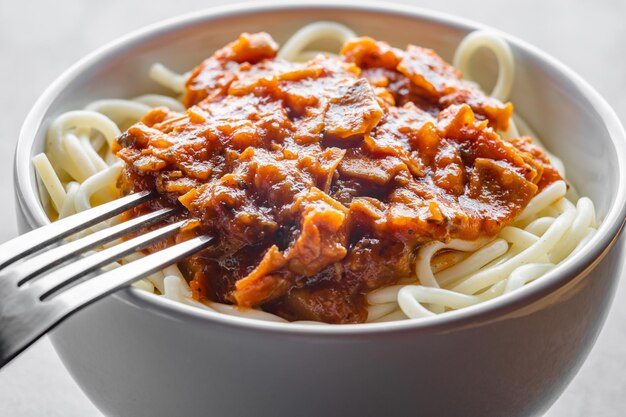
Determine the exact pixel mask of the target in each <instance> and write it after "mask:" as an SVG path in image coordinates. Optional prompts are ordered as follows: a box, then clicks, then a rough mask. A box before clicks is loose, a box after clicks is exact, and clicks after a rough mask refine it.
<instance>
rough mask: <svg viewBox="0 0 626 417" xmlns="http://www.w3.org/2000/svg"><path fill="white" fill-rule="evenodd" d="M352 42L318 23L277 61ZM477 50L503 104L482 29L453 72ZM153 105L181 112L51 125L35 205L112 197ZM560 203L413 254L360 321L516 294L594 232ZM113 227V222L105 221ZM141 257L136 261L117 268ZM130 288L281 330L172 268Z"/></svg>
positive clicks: (525, 129)
mask: <svg viewBox="0 0 626 417" xmlns="http://www.w3.org/2000/svg"><path fill="white" fill-rule="evenodd" d="M355 36H356V35H355V33H354V32H353V31H352V30H350V29H349V28H347V27H345V26H343V25H340V24H338V23H334V22H316V23H313V24H311V25H308V26H305V27H303V28H302V29H301V30H299V31H298V32H297V33H296V34H294V35H293V36H292V37H291V38H290V39H289V40H288V41H287V42H286V43H285V45H284V46H283V48H282V49H281V50H280V53H279V56H280V57H282V58H284V59H288V60H305V59H308V58H310V57H311V56H312V55H315V54H318V53H320V51H317V50H313V51H310V50H307V48H308V47H310V46H311V45H314V44H316V45H318V44H320V42H322V41H326V42H329V41H330V42H335V43H337V44H341V43H343V42H344V41H346V40H348V39H350V38H353V37H355ZM480 48H488V49H489V50H491V51H492V52H493V53H494V54H495V56H496V58H497V61H498V64H499V71H498V78H497V81H496V83H495V86H494V88H493V91H492V93H491V95H492V96H493V97H495V98H497V99H499V100H501V101H506V100H507V99H508V97H509V94H510V92H511V90H512V88H513V82H514V58H513V54H512V53H511V50H510V48H509V46H508V45H507V43H506V42H505V41H504V40H503V39H501V38H500V37H498V36H497V35H495V34H493V33H491V32H486V31H478V32H474V33H471V34H470V35H468V36H467V37H466V38H465V39H464V40H463V41H462V42H461V44H460V45H459V47H458V49H457V51H456V54H455V56H454V65H455V66H456V67H457V68H459V69H461V70H462V71H463V72H464V73H465V74H466V75H468V76H469V75H471V73H470V72H469V64H470V61H471V57H472V55H473V54H474V53H475V52H476V51H477V50H478V49H480ZM149 75H150V77H151V78H152V79H153V80H154V81H156V82H157V83H159V84H161V85H162V86H164V87H166V88H169V89H170V90H171V91H172V92H173V93H174V94H177V95H179V94H182V93H184V91H185V80H186V79H187V77H188V74H177V73H175V72H173V71H171V70H169V69H167V68H166V67H165V66H163V65H161V64H155V65H154V66H153V67H152V69H151V70H150V73H149ZM156 106H166V107H169V108H171V109H172V110H175V111H184V107H183V105H182V104H181V103H180V101H179V100H177V99H175V98H172V97H169V96H163V95H156V94H149V95H142V96H139V97H135V98H132V99H128V100H127V99H103V100H97V101H94V102H92V103H90V104H88V105H87V106H86V107H85V109H84V110H77V111H69V112H67V113H64V114H62V115H60V116H59V117H57V118H56V119H55V120H54V121H53V122H52V124H51V125H50V127H49V129H48V135H47V140H46V152H45V153H41V154H39V155H36V156H35V157H34V158H33V165H34V167H35V170H36V172H37V173H38V175H39V181H40V184H41V185H40V187H41V190H40V193H41V195H42V204H44V205H45V208H46V210H47V211H48V212H49V213H50V216H51V217H52V218H54V217H58V218H62V217H67V216H69V215H72V214H74V213H77V212H80V211H83V210H87V209H89V208H91V207H92V206H93V205H97V204H100V203H103V202H105V201H109V200H112V199H114V198H116V196H117V195H118V194H117V189H116V180H117V178H118V176H119V174H120V172H121V169H122V165H121V162H120V161H119V160H117V158H116V157H115V156H113V155H112V153H111V151H110V149H111V144H112V143H113V141H114V140H115V138H116V137H117V136H118V135H120V133H121V131H123V130H125V129H126V128H127V127H128V126H130V125H131V124H133V123H135V122H137V121H138V120H139V119H140V118H141V117H142V116H143V115H144V114H145V113H146V112H147V111H149V110H150V109H151V108H153V107H156ZM500 133H501V135H502V136H503V137H504V138H511V137H516V136H519V134H520V133H523V134H527V135H531V136H532V137H533V138H534V139H535V140H537V139H536V138H537V136H536V135H535V134H534V133H533V132H532V131H531V130H530V128H529V126H528V125H527V123H526V122H525V121H524V120H523V119H522V118H521V117H520V116H519V115H517V114H515V115H514V117H513V120H511V123H510V129H509V130H508V131H507V132H500ZM548 155H549V157H550V159H551V161H552V163H553V164H554V166H555V167H556V168H557V169H558V171H559V172H560V173H561V175H562V176H563V177H564V175H565V172H564V166H563V164H562V162H561V161H560V160H559V159H558V158H556V157H554V155H551V154H548ZM566 195H567V196H569V197H570V198H572V195H574V196H575V194H574V193H573V192H571V191H570V192H568V187H567V186H566V184H565V182H563V181H557V182H554V183H552V184H551V185H549V186H547V187H545V188H544V189H543V190H542V191H541V192H540V193H539V194H537V195H536V196H535V197H534V198H533V199H532V200H531V202H530V203H529V204H528V206H527V207H526V208H525V209H524V210H523V212H522V213H521V214H519V216H518V217H517V218H516V219H515V221H514V222H513V223H512V224H510V225H509V226H506V227H504V228H503V229H502V230H501V231H500V232H499V234H498V235H497V236H496V237H495V238H493V239H485V240H477V241H463V240H459V239H453V240H451V241H449V242H438V241H433V242H430V243H428V244H425V245H423V246H421V247H420V248H419V250H418V252H417V254H416V261H415V275H413V276H409V277H406V278H404V279H402V280H401V281H400V282H399V283H398V284H397V285H391V286H387V287H384V288H380V289H377V290H375V291H372V292H370V293H369V294H368V295H367V302H368V304H369V307H368V322H384V321H391V320H401V319H406V318H413V319H415V318H420V317H427V316H432V315H435V314H441V313H445V312H446V311H449V310H457V309H461V308H466V307H468V306H472V305H475V304H477V303H480V302H484V301H486V300H489V299H492V298H494V297H497V296H500V295H502V294H504V293H508V292H511V291H515V290H517V289H519V288H521V287H523V286H524V285H527V284H528V283H530V282H531V281H533V280H535V279H538V278H539V277H541V276H542V275H544V274H546V273H547V272H549V271H551V270H552V269H554V268H555V267H556V266H557V265H558V264H559V263H561V262H563V261H564V260H566V259H568V257H571V256H572V255H573V254H574V253H576V252H577V251H579V250H580V249H581V248H582V247H583V246H584V245H585V243H586V242H587V241H588V240H589V239H590V238H591V236H593V233H594V232H595V228H596V217H595V210H594V206H593V202H592V201H591V200H589V199H588V198H585V197H583V198H580V199H577V201H576V203H575V204H574V203H572V202H571V201H570V200H569V199H568V198H567V197H566ZM115 221H117V219H114V220H112V222H115ZM100 227H103V226H100ZM142 256H143V255H142V254H140V253H135V254H133V255H130V256H128V257H127V258H126V259H125V260H124V261H123V262H129V261H132V260H134V259H137V258H140V257H142ZM117 265H119V264H117V263H116V264H113V265H111V266H109V268H112V267H115V266H117ZM134 286H135V287H137V288H140V289H143V290H146V291H149V292H155V293H158V294H161V295H163V296H164V297H166V298H168V299H171V300H175V301H179V302H182V303H185V304H188V305H192V306H196V307H200V308H204V309H208V310H212V311H217V312H220V313H223V314H228V315H235V316H243V317H248V318H254V319H259V320H272V321H280V322H285V320H284V319H283V318H281V317H278V316H275V315H273V314H270V313H267V312H264V311H261V310H257V309H240V308H237V307H235V306H232V305H226V304H221V303H217V302H207V303H200V302H198V301H196V300H194V299H193V298H192V292H191V289H190V287H189V284H188V283H187V280H186V279H185V277H184V276H183V274H182V273H181V271H180V270H179V269H178V267H177V266H176V265H173V266H170V267H167V268H165V269H164V270H162V271H159V272H157V273H154V274H152V275H150V276H149V277H148V278H146V279H144V280H142V281H139V282H137V283H135V284H134ZM302 323H306V322H302Z"/></svg>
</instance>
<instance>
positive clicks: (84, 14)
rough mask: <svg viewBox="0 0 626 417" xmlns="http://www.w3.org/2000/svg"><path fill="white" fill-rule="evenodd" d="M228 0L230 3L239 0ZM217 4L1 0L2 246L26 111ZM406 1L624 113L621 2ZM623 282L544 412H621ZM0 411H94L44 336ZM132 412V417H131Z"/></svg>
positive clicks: (8, 374) (193, 0) (625, 400)
mask: <svg viewBox="0 0 626 417" xmlns="http://www.w3.org/2000/svg"><path fill="white" fill-rule="evenodd" d="M237 2H238V1H236V0H230V1H229V2H228V3H237ZM224 3H225V2H223V1H216V0H175V1H171V0H170V1H168V0H152V1H130V0H108V1H103V2H87V1H81V0H55V1H45V0H41V1H38V2H37V1H31V0H20V1H15V0H13V1H11V0H0V129H1V130H0V132H2V133H1V138H0V190H2V191H3V195H4V201H2V202H1V203H0V219H2V220H0V242H3V241H5V240H8V239H10V238H11V237H13V236H15V235H16V233H17V232H16V228H15V222H14V221H13V219H14V208H13V196H12V170H11V165H12V157H13V150H14V147H15V141H16V140H17V135H18V132H19V129H20V126H21V124H22V121H23V120H24V117H25V116H26V114H27V112H28V111H29V109H30V107H31V106H32V104H33V103H34V101H35V100H36V98H37V97H38V96H39V94H41V92H42V91H43V90H44V89H45V87H46V86H47V85H48V84H49V83H50V82H51V81H52V80H54V79H55V78H56V77H57V76H58V75H59V74H60V73H61V72H62V71H64V70H65V69H66V68H67V67H69V66H70V65H71V64H72V63H74V62H75V61H76V60H78V59H79V58H81V57H83V56H84V55H85V54H87V53H89V52H91V51H92V50H94V49H95V48H97V47H99V46H101V45H103V44H105V43H106V42H108V41H110V40H113V39H115V38H117V37H118V36H120V35H122V34H125V33H127V32H129V31H131V30H134V29H136V28H139V27H142V26H144V25H147V24H150V23H153V22H156V21H159V20H162V19H165V18H168V17H170V16H175V15H178V14H182V13H187V12H191V11H194V10H199V9H202V8H206V7H210V6H211V5H218V4H224ZM413 3H415V4H418V5H420V6H423V7H428V8H431V9H435V10H441V11H445V12H449V13H453V14H456V15H459V16H464V17H467V18H470V19H473V20H476V21H479V22H482V23H486V24H488V25H491V26H493V27H496V28H498V29H501V30H504V31H507V32H509V33H511V34H513V35H515V36H518V37H520V38H522V39H524V40H526V41H528V42H530V43H533V44H535V45H536V46H538V47H540V48H542V49H543V50H545V51H547V52H548V53H550V54H552V55H554V56H555V57H557V58H558V59H560V60H561V61H563V62H564V63H565V64H567V65H569V66H570V67H572V68H573V69H574V70H575V71H577V72H578V73H579V74H581V75H582V76H583V77H584V78H585V79H587V80H588V81H589V82H590V83H591V84H592V85H593V86H594V87H596V88H597V89H598V90H599V91H600V93H601V94H602V95H603V96H604V97H605V98H606V99H607V100H608V101H609V103H610V104H611V105H612V106H613V107H614V108H615V109H616V111H617V113H618V115H619V116H620V117H621V118H622V121H625V118H624V116H625V115H626V94H624V93H625V92H626V58H625V57H624V45H625V44H626V25H624V16H626V2H623V1H620V0H614V1H611V0H599V1H594V2H583V1H582V0H575V1H574V0H570V1H567V0H526V1H510V2H505V1H500V0H488V1H480V2H478V1H475V2H472V1H467V0H466V1H460V0H423V1H414V2H413ZM625 323H626V285H623V284H622V285H621V286H620V290H619V293H618V294H617V296H616V299H615V302H614V305H613V309H612V311H611V313H610V316H609V318H608V320H607V323H606V326H605V327H604V330H603V332H602V333H601V335H600V338H599V340H598V342H597V344H596V346H595V347H594V349H593V351H592V352H591V355H590V356H589V358H588V359H587V361H586V362H585V364H584V365H583V367H582V369H581V371H580V372H579V374H578V375H577V376H576V378H575V379H574V381H573V382H572V384H571V385H570V386H569V388H568V389H567V390H566V392H565V393H564V394H563V396H562V397H561V398H560V399H559V400H558V401H557V403H556V404H555V405H554V406H553V407H552V409H551V410H550V412H549V413H548V417H566V416H567V417H583V416H585V417H587V416H596V417H617V416H624V415H626V324H625ZM0 416H6V417H14V416H15V417H19V416H24V417H31V416H32V417H34V416H59V417H61V416H62V417H91V416H97V417H101V414H100V413H99V412H98V411H97V410H96V409H95V408H94V406H93V405H91V404H90V403H89V400H87V398H86V397H85V396H84V395H83V394H82V393H81V391H80V389H79V388H78V386H77V385H76V384H75V383H74V382H73V381H72V379H71V378H70V376H69V375H68V373H67V371H66V370H65V368H64V367H63V365H62V364H61V362H60V361H59V359H58V358H57V356H56V354H55V353H54V350H53V348H52V346H51V344H50V342H49V341H48V340H47V339H45V338H44V339H43V340H42V341H40V342H39V343H37V344H36V345H35V346H33V347H32V348H31V349H30V350H29V351H27V352H26V353H25V354H24V355H22V356H21V357H20V358H19V359H18V360H16V361H14V362H13V363H12V364H11V365H9V366H8V367H6V368H5V369H3V370H1V371H0ZM128 417H132V416H128Z"/></svg>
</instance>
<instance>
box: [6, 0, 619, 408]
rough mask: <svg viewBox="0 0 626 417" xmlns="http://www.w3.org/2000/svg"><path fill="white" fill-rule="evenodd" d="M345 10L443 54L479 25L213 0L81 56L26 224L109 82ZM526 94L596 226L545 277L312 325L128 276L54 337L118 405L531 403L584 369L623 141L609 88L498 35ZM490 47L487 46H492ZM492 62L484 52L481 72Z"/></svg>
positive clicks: (55, 111) (60, 95)
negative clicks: (208, 302)
mask: <svg viewBox="0 0 626 417" xmlns="http://www.w3.org/2000/svg"><path fill="white" fill-rule="evenodd" d="M315 20H335V21H339V22H341V23H345V24H347V25H348V26H350V27H352V28H353V29H354V30H355V31H356V32H357V33H359V34H367V35H369V36H372V37H374V38H378V39H381V40H386V41H388V42H390V43H391V44H394V45H397V46H402V47H403V46H404V45H405V44H406V43H409V42H410V43H414V44H418V45H423V46H427V47H430V48H433V49H435V50H436V51H438V52H439V53H440V54H441V55H442V56H443V57H444V58H445V59H447V60H449V61H450V60H451V58H452V53H453V50H454V48H455V47H456V45H457V44H458V43H459V41H460V40H461V39H462V38H463V36H465V35H466V34H467V33H469V32H471V31H473V30H476V29H482V28H484V26H482V25H479V24H476V23H473V22H470V21H467V20H465V19H461V18H457V17H452V16H448V15H445V14H441V13H435V12H432V11H427V10H422V9H418V8H414V7H408V6H399V5H391V4H384V3H368V2H365V3H364V2H361V1H358V2H356V1H354V2H338V1H332V2H315V3H313V2H298V3H294V4H287V3H281V2H277V3H272V4H271V5H270V4H266V5H259V4H255V5H237V6H229V7H223V8H215V9H210V10H206V11H203V12H199V13H195V14H192V15H187V16H183V17H180V18H175V19H172V20H168V21H166V22H163V23H159V24H156V25H153V26H150V27H148V28H146V29H143V30H140V31H138V32H135V33H132V34H130V35H128V36H125V37H123V38H121V39H119V40H117V41H115V42H112V43H111V44H109V45H107V46H105V47H103V48H101V49H99V50H98V51H96V52H94V53H93V54H91V55H89V56H88V57H86V58H85V59H83V60H82V61H80V62H79V63H77V64H76V65H74V66H73V67H71V68H70V69H68V70H67V71H66V72H65V73H63V74H62V75H61V76H60V77H59V78H58V79H57V80H56V81H55V82H54V83H53V84H52V85H51V86H50V87H49V88H48V89H47V90H46V91H45V92H44V93H43V95H42V96H41V97H40V98H39V100H38V101H37V102H36V104H35V105H34V107H33V109H32V111H31V112H30V114H29V115H28V117H27V119H26V121H25V123H24V126H23V128H22V131H21V134H20V137H19V142H18V146H17V152H16V159H15V192H16V196H17V202H18V213H19V214H18V216H19V218H18V223H19V226H20V230H21V231H22V232H24V231H26V230H29V229H32V228H34V227H38V226H41V225H43V224H45V223H47V222H48V220H47V217H46V215H45V213H44V211H43V209H42V206H41V204H40V202H39V200H38V197H37V192H36V182H35V175H34V171H33V168H32V166H31V158H32V156H33V155H34V154H35V153H38V152H40V151H42V148H43V143H44V137H45V133H46V128H47V127H48V125H49V123H50V122H51V120H52V119H53V118H54V117H55V116H57V115H59V114H60V113H62V112H64V111H67V110H70V109H77V108H81V107H82V106H84V105H85V104H86V103H87V102H89V101H91V100H93V99H97V98H105V97H131V96H134V95H137V94H140V93H145V92H149V91H154V90H155V85H154V84H152V83H151V82H150V81H149V80H148V77H147V73H148V68H149V66H150V64H152V63H153V62H156V61H159V62H162V63H164V64H166V65H167V66H170V67H171V68H173V69H175V70H179V71H184V70H187V69H189V68H192V67H193V66H194V65H196V64H197V63H199V62H200V61H201V60H202V59H203V58H204V57H206V56H208V55H209V54H210V53H211V52H212V51H213V50H214V49H216V48H218V47H220V46H222V45H224V44H225V43H227V42H228V41H230V40H232V39H234V38H235V37H236V36H237V35H239V33H240V32H244V31H247V32H254V31H260V30H266V31H268V32H270V33H271V34H272V35H273V36H274V37H275V38H276V39H277V40H278V41H279V42H282V41H284V40H285V39H286V38H287V37H288V36H289V35H290V34H291V33H293V32H294V31H295V30H297V29H298V28H299V27H301V26H302V25H304V24H306V23H308V22H312V21H315ZM501 36H502V37H503V38H505V39H506V40H507V41H508V42H509V44H510V46H511V48H512V50H513V53H514V56H515V61H516V78H515V84H514V87H513V92H512V97H511V100H512V102H513V103H515V106H516V110H517V111H518V112H519V113H520V114H522V115H523V116H524V117H525V119H526V120H527V121H528V123H529V124H530V125H531V126H532V127H533V128H534V130H536V131H537V132H538V133H539V135H540V136H541V137H542V138H543V140H544V142H545V144H546V145H547V147H548V148H549V149H551V150H552V151H553V152H554V153H556V154H557V155H558V156H560V157H561V158H562V159H563V161H564V162H565V165H566V167H569V168H570V169H569V173H568V179H569V180H570V181H571V182H572V183H573V184H574V185H575V186H576V187H577V188H578V190H579V192H580V193H581V195H586V196H589V197H590V198H591V199H592V200H593V201H594V202H595V204H596V209H597V212H598V216H599V218H600V219H601V225H600V227H599V230H598V233H597V234H596V235H595V236H594V238H593V239H592V240H591V241H590V242H589V243H588V245H587V247H586V248H585V250H584V251H581V252H580V253H579V254H577V255H576V256H575V257H573V258H572V259H569V260H568V261H567V262H565V263H564V264H562V265H560V266H559V267H557V268H555V269H554V270H552V271H551V272H549V273H547V274H546V275H545V276H544V277H542V278H541V279H539V280H537V281H535V282H533V283H531V284H529V285H527V286H525V287H523V288H522V289H520V290H518V291H515V292H513V293H510V294H507V295H504V296H502V297H499V298H496V299H494V300H491V301H488V302H485V303H483V304H479V305H476V306H473V307H469V308H466V309H464V310H459V311H455V312H450V313H446V314H443V315H440V316H437V317H432V318H426V319H420V320H409V321H399V322H391V323H379V324H360V325H342V326H326V325H306V324H285V323H270V322H262V321H255V320H251V319H246V318H240V317H231V316H225V315H220V314H218V313H213V312H209V311H203V310H200V309H196V308H193V307H189V306H185V305H182V304H178V303H175V302H172V301H169V300H167V299H165V298H164V297H158V296H155V295H153V294H149V293H146V292H142V291H141V290H137V289H132V288H129V289H126V290H122V291H119V292H118V293H117V294H115V295H113V296H110V297H108V298H106V299H104V300H102V301H100V302H98V303H96V304H94V305H92V306H91V307H89V308H87V309H85V310H84V311H81V312H80V313H79V314H77V315H75V316H74V317H72V318H70V319H69V320H67V321H66V322H65V323H64V324H62V325H61V326H60V327H58V328H57V329H55V330H54V331H53V332H52V333H51V340H52V342H53V344H54V346H55V348H56V350H57V352H58V354H59V356H60V357H61V359H62V360H63V362H64V364H65V365H66V366H67V368H68V370H69V372H70V373H71V374H72V376H73V377H74V379H75V380H76V381H77V382H78V384H79V385H80V387H81V388H82V389H83V391H84V392H85V393H86V394H87V396H88V397H89V398H90V399H91V400H92V401H93V403H94V404H95V405H96V406H97V407H98V408H99V409H100V410H101V411H102V412H103V413H104V414H105V415H108V416H125V417H126V416H134V417H141V416H150V417H158V416H164V417H171V416H194V415H206V414H211V415H215V416H222V417H230V416H247V415H250V416H252V415H254V416H325V415H341V416H353V415H354V416H357V415H358V416H381V415H383V416H408V415H423V416H433V415H446V416H530V415H540V414H542V413H543V412H545V411H546V410H547V409H548V408H549V407H550V405H551V404H552V403H553V402H554V401H555V400H556V398H557V397H558V396H559V394H560V393H561V392H562V391H563V390H564V389H565V387H566V386H567V384H568V383H569V381H570V380H571V379H572V378H573V377H574V375H575V374H576V372H577V370H578V369H579V367H580V366H581V364H582V362H583V360H584V359H585V357H586V356H587V354H588V353H589V350H590V349H591V347H592V346H593V344H594V341H595V339H596V337H597V335H598V333H599V331H600V329H601V327H602V324H603V322H604V319H605V317H606V314H607V312H608V310H609V306H610V304H611V301H612V297H613V294H614V293H615V287H616V283H617V281H618V277H619V272H620V270H621V266H622V253H623V252H622V246H623V240H621V239H619V235H620V231H621V228H622V226H623V224H624V218H625V214H626V204H625V203H626V201H625V200H626V139H625V136H624V131H623V128H622V127H621V125H620V123H619V121H618V118H617V117H616V115H615V113H614V112H613V111H612V110H611V108H610V107H609V106H608V105H607V103H606V102H605V101H604V100H603V99H602V98H601V97H600V96H599V95H598V93H596V92H595V90H593V89H592V88H591V87H590V86H589V85H588V84H587V83H586V82H585V81H583V80H582V79H581V78H580V77H579V76H577V75H576V74H575V73H574V72H572V71H571V70H570V69H568V68H567V67H565V66H564V65H563V64H561V63H559V62H558V61H556V60H555V59H553V58H552V57H550V56H548V55H547V54H545V53H543V52H541V51H540V50H538V49H537V48H535V47H533V46H530V45H528V44H526V43H525V42H523V41H520V40H519V39H516V38H513V37H511V36H509V35H506V34H501ZM485 62H488V60H487V59H486V61H485ZM494 71H495V68H494V66H492V65H487V64H485V65H484V68H483V70H482V72H481V73H482V74H483V76H484V77H487V78H488V77H493V74H494Z"/></svg>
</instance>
